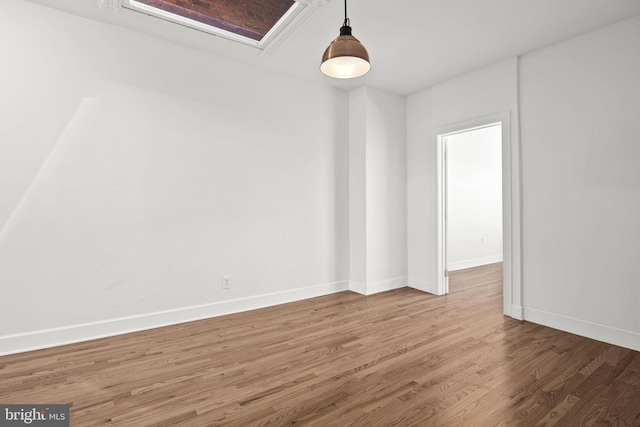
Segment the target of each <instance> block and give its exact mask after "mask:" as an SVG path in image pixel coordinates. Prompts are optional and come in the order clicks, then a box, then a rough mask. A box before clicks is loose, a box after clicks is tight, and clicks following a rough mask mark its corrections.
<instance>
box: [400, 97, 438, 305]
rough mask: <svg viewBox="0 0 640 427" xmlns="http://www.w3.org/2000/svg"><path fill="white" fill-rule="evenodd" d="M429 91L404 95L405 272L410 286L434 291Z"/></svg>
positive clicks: (433, 186)
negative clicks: (405, 176)
mask: <svg viewBox="0 0 640 427" xmlns="http://www.w3.org/2000/svg"><path fill="white" fill-rule="evenodd" d="M432 115H433V112H432V105H431V90H430V89H429V90H425V91H422V92H420V93H417V94H414V95H411V96H409V97H407V274H408V284H409V286H410V287H412V288H415V289H420V290H423V291H426V292H432V293H433V292H434V288H435V277H434V275H435V268H436V266H435V260H436V259H437V255H436V242H435V234H434V233H435V230H434V229H433V226H434V224H436V209H435V206H434V205H435V203H434V201H435V197H436V195H435V191H436V189H435V179H436V177H435V173H436V172H435V171H436V156H435V154H434V153H432V150H433V144H432V143H431V129H432V124H431V120H432Z"/></svg>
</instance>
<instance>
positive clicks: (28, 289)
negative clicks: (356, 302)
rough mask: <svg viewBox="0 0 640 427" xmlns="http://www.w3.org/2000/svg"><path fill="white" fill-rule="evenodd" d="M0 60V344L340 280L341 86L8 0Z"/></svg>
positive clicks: (343, 278)
mask: <svg viewBox="0 0 640 427" xmlns="http://www.w3.org/2000/svg"><path fill="white" fill-rule="evenodd" d="M0 56H1V57H2V58H4V60H3V61H2V67H0V85H1V90H0V92H1V93H2V96H0V116H1V117H2V118H3V119H2V125H1V126H0V227H1V231H0V233H1V234H0V284H1V285H2V310H0V353H4V352H11V351H17V350H21V349H25V348H32V347H39V346H46V345H52V344H58V343H60V342H65V341H75V340H78V339H87V338H91V337H94V336H99V335H108V334H112V333H117V332H122V331H125V330H132V329H138V328H145V327H151V326H157V325H160V324H165V323H173V322H177V321H182V320H187V319H191V318H197V317H206V316H210V315H215V314H220V313H224V312H229V311H237V310H242V309H248V308H252V307H256V306H261V305H267V304H273V303H279V302H283V301H287V300H292V299H300V298H305V297H309V296H315V295H319V294H324V293H328V292H334V291H337V290H341V289H346V288H347V280H348V259H349V256H348V136H347V135H348V129H349V128H348V119H347V117H348V110H347V107H346V105H347V102H348V94H346V93H343V92H341V91H337V90H334V89H329V88H325V87H320V86H316V85H313V84H310V83H307V82H304V81H298V80H295V79H291V78H287V77H283V76H278V75H276V74H270V73H269V72H266V71H264V70H257V69H254V68H253V67H249V66H244V65H242V64H238V63H234V62H231V61H228V60H225V59H223V58H216V57H213V56H210V55H206V54H203V53H200V52H198V51H195V50H191V49H187V48H183V47H180V46H178V45H174V44H171V43H168V42H165V41H162V40H159V39H156V38H152V37H148V36H145V35H142V34H140V33H136V32H133V31H129V30H126V29H122V28H117V27H113V26H109V25H106V24H102V23H97V22H92V21H88V20H85V19H82V18H78V17H75V16H71V15H67V14H64V13H61V12H58V11H55V10H52V9H49V8H44V7H41V6H37V5H34V4H31V3H28V2H24V1H18V0H4V1H2V2H0ZM304 100H313V102H304ZM301 101H302V102H304V108H300V102H301ZM398 185H401V183H398ZM223 274H226V275H231V276H233V288H232V289H231V290H227V291H223V290H222V289H221V284H220V281H221V275H223ZM79 325H80V326H79ZM51 329H54V330H53V331H50V330H51ZM47 330H49V331H47Z"/></svg>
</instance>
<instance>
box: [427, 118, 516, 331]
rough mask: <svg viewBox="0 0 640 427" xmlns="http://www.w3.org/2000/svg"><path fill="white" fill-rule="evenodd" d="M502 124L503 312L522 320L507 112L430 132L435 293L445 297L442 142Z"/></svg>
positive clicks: (512, 144) (513, 159) (513, 160)
mask: <svg viewBox="0 0 640 427" xmlns="http://www.w3.org/2000/svg"><path fill="white" fill-rule="evenodd" d="M497 124H500V125H502V231H503V232H502V236H503V237H502V239H503V244H502V247H503V257H504V261H503V313H504V314H505V315H507V316H511V317H514V318H516V319H522V291H521V286H522V278H521V272H522V267H521V266H522V230H521V224H522V221H521V217H520V216H521V197H520V155H519V152H520V150H519V147H518V146H517V141H513V139H517V138H512V133H511V117H510V114H509V112H504V113H499V114H494V115H490V116H485V117H480V118H477V119H473V120H468V121H465V122H461V123H455V124H452V125H448V126H443V127H440V128H437V129H434V130H433V133H432V135H433V139H434V140H435V141H436V150H437V157H436V159H437V171H436V173H437V201H436V203H437V224H436V226H437V231H438V232H437V249H436V253H437V268H436V280H435V282H436V293H437V295H444V294H446V293H447V292H448V291H449V289H448V277H447V276H446V274H445V271H446V269H447V265H446V243H447V242H446V221H445V215H446V212H445V206H446V200H445V197H446V188H445V185H446V177H445V175H444V174H445V173H446V171H445V168H444V164H445V163H444V155H445V150H444V145H445V144H444V139H445V138H446V137H447V136H449V135H452V134H456V133H462V132H468V131H471V130H475V129H480V128H483V127H487V126H491V125H497Z"/></svg>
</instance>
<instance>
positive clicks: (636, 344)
mask: <svg viewBox="0 0 640 427" xmlns="http://www.w3.org/2000/svg"><path fill="white" fill-rule="evenodd" d="M524 320H527V321H529V322H533V323H538V324H540V325H544V326H548V327H550V328H554V329H559V330H561V331H565V332H570V333H572V334H576V335H581V336H583V337H587V338H591V339H594V340H598V341H602V342H606V343H609V344H614V345H617V346H620V347H625V348H629V349H631V350H635V351H640V333H638V332H633V331H628V330H624V329H618V328H614V327H611V326H606V325H601V324H598V323H592V322H588V321H585V320H580V319H574V318H572V317H567V316H562V315H560V314H555V313H548V312H546V311H541V310H536V309H533V308H527V307H525V308H524Z"/></svg>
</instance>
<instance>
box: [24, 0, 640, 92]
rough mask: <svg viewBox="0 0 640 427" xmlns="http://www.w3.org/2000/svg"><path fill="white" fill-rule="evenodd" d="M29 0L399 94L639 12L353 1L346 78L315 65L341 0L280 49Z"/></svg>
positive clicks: (81, 3) (629, 4) (534, 4)
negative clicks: (357, 69)
mask: <svg viewBox="0 0 640 427" xmlns="http://www.w3.org/2000/svg"><path fill="white" fill-rule="evenodd" d="M29 1H32V2H34V3H38V4H42V5H45V6H49V7H52V8H56V9H60V10H63V11H66V12H69V13H72V14H76V15H79V16H83V17H86V18H89V19H94V20H98V21H105V22H109V23H112V24H115V25H120V26H124V27H128V28H132V29H134V30H137V31H142V32H145V33H148V34H151V35H153V36H156V37H161V38H164V39H167V40H170V41H172V42H175V43H179V44H182V45H186V46H189V47H193V48H195V49H199V50H202V51H205V52H209V53H211V54H215V55H221V56H224V57H227V58H231V59H234V60H237V61H241V62H245V63H249V64H253V65H255V66H258V67H265V68H267V69H270V70H273V71H276V72H281V73H286V74H288V75H292V76H295V77H299V78H303V79H307V80H312V81H317V82H321V83H323V84H327V85H332V86H335V87H339V88H343V89H351V88H353V87H357V86H361V85H370V86H373V87H377V88H380V89H384V90H387V91H390V92H394V93H398V94H402V95H407V94H411V93H415V92H418V91H420V90H422V89H426V88H428V87H431V86H433V85H435V84H437V83H439V82H442V81H444V80H447V79H449V78H452V77H455V76H458V75H461V74H464V73H466V72H468V71H471V70H474V69H477V68H480V67H482V66H485V65H488V64H491V63H494V62H496V61H499V60H502V59H505V58H509V57H512V56H515V55H520V54H524V53H526V52H530V51H532V50H536V49H540V48H542V47H545V46H548V45H550V44H553V43H556V42H558V41H561V40H564V39H567V38H570V37H573V36H576V35H578V34H581V33H585V32H588V31H591V30H594V29H596V28H599V27H602V26H605V25H607V24H610V23H613V22H617V21H620V20H623V19H627V18H630V17H633V16H636V15H640V1H638V0H402V1H382V0H350V1H349V3H348V6H349V18H350V19H351V26H352V28H353V35H354V36H355V37H357V38H358V39H360V41H361V42H362V43H363V44H364V45H365V46H366V48H367V50H368V51H369V55H370V57H371V64H372V70H371V72H370V73H369V74H367V75H366V76H364V77H360V78H357V79H353V80H346V81H345V80H335V79H331V78H329V77H326V76H324V75H322V73H320V70H319V67H320V58H321V56H322V53H323V52H324V50H325V49H326V47H327V46H328V45H329V43H330V42H331V40H333V39H334V38H335V37H337V36H338V33H339V28H340V26H341V25H342V21H343V18H344V2H343V1H341V0H304V1H303V3H304V4H308V6H307V7H308V8H312V12H313V13H309V14H308V15H306V19H304V20H303V22H301V21H298V22H294V23H293V25H291V26H290V27H289V29H288V32H287V34H286V35H284V36H283V37H282V38H281V39H280V40H279V43H277V46H276V47H273V48H271V49H268V50H267V51H265V52H262V51H260V50H258V49H256V48H255V47H252V46H246V45H242V44H240V43H237V42H234V41H230V40H227V39H224V38H221V37H217V36H213V35H211V34H207V33H203V32H200V31H196V30H193V29H190V28H187V27H183V26H180V25H177V24H174V23H171V22H167V21H163V20H160V19H157V18H154V17H150V16H147V15H144V14H142V13H139V12H134V11H130V10H126V9H118V8H111V7H105V5H106V6H109V5H111V4H115V3H116V2H119V0H29ZM101 3H102V7H101V6H100V4H101ZM308 10H311V9H308Z"/></svg>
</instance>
